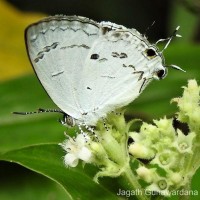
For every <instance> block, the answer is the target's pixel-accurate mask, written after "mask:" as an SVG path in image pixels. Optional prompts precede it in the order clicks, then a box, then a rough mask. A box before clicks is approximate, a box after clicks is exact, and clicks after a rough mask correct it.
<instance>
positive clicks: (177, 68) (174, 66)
mask: <svg viewBox="0 0 200 200" xmlns="http://www.w3.org/2000/svg"><path fill="white" fill-rule="evenodd" d="M166 67H171V68H173V69H176V70H179V71H182V72H186V71H185V70H183V69H182V68H180V67H179V66H177V65H166Z"/></svg>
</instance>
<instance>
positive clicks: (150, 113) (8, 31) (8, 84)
mask: <svg viewBox="0 0 200 200" xmlns="http://www.w3.org/2000/svg"><path fill="white" fill-rule="evenodd" d="M54 14H66V15H73V14H75V15H82V16H86V17H89V18H92V19H94V20H96V21H102V20H105V21H107V20H108V21H112V22H115V23H117V24H123V25H124V26H127V27H132V28H136V29H138V30H139V31H140V32H141V33H145V30H146V29H147V27H148V26H150V25H151V24H152V22H153V21H154V20H155V21H156V23H155V25H154V26H153V27H151V28H150V30H149V31H148V33H147V35H148V37H149V40H150V41H152V43H153V42H155V41H156V40H158V39H160V38H166V37H167V36H169V34H170V33H171V32H172V31H173V30H174V29H175V28H176V27H177V25H180V26H181V28H180V31H179V34H180V35H182V36H183V37H182V38H180V39H174V40H173V41H172V43H171V44H170V45H169V47H168V48H167V50H166V51H165V52H164V56H165V59H166V63H167V64H175V65H178V66H180V67H181V68H183V69H184V70H186V71H187V73H183V72H180V71H176V70H173V69H169V72H168V76H167V77H166V78H165V79H164V80H162V81H154V82H153V83H151V85H149V86H148V87H147V89H145V91H144V92H143V93H142V94H141V96H140V97H139V98H138V99H136V100H135V101H134V102H133V103H131V104H130V105H129V106H127V112H126V113H127V118H133V117H137V118H138V117H139V118H142V119H144V120H145V121H152V119H153V118H154V119H155V118H159V117H162V116H164V115H167V117H171V116H174V113H175V112H176V110H177V108H176V106H175V105H173V104H170V100H171V99H172V98H173V97H177V96H180V95H181V94H182V91H183V90H182V89H181V87H182V86H184V85H186V84H187V80H188V79H194V78H195V79H196V80H197V81H198V83H199V80H200V66H199V63H200V1H199V0H174V1H173V0H171V1H169V0H164V1H161V0H153V1H148V0H142V1H137V0H132V1H131V0H127V1H123V0H109V1H106V0H102V1H92V0H73V1H69V0H68V1H67V0H59V1H53V0H48V1H47V0H46V1H39V0H28V1H23V0H10V1H3V0H0V25H1V28H0V152H1V153H4V152H7V151H11V150H16V149H19V148H21V147H26V146H29V145H34V144H45V143H52V144H57V143H59V142H62V141H63V140H64V139H65V137H64V134H63V132H64V131H66V128H65V127H62V126H61V125H60V124H59V123H58V122H57V120H58V118H59V117H61V116H59V115H58V114H44V115H43V114H41V115H32V116H26V117H24V116H14V115H12V114H11V112H12V111H34V110H36V109H37V108H39V107H41V108H56V106H55V105H54V104H53V102H52V101H51V100H50V98H49V97H48V96H47V94H46V93H45V91H44V90H43V88H42V86H41V85H40V83H39V81H38V80H37V78H36V76H35V75H34V73H33V70H32V68H31V65H30V63H29V62H28V58H27V55H26V52H25V45H24V38H23V37H24V36H23V35H24V33H23V32H24V29H25V27H26V26H27V25H28V24H30V23H32V22H35V21H37V20H39V19H41V18H42V17H43V16H46V15H54ZM161 48H162V47H161ZM67 132H68V133H70V131H69V130H67ZM61 162H62V161H61ZM199 179H200V170H199V172H198V173H196V175H195V177H194V178H193V180H192V189H196V190H198V191H199V193H200V188H199V183H198V181H199ZM41 186H42V187H41ZM199 195H200V194H199ZM36 198H37V199H43V200H44V199H49V200H53V199H68V197H67V195H66V193H65V192H64V190H63V189H62V188H61V187H60V186H59V185H58V184H56V183H54V182H53V181H51V180H49V179H47V178H45V177H44V176H42V175H39V174H37V173H35V172H32V171H31V170H28V169H26V168H25V167H22V166H20V165H18V164H14V163H9V162H4V161H1V162H0V199H1V200H4V199H5V200H10V199H30V200H32V199H36ZM174 198H175V197H174ZM191 199H200V197H199V196H191Z"/></svg>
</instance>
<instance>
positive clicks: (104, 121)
mask: <svg viewBox="0 0 200 200" xmlns="http://www.w3.org/2000/svg"><path fill="white" fill-rule="evenodd" d="M102 121H103V126H104V128H105V129H106V131H108V130H109V128H108V126H107V125H106V119H105V118H102Z"/></svg>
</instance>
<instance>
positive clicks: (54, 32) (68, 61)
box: [25, 16, 99, 119]
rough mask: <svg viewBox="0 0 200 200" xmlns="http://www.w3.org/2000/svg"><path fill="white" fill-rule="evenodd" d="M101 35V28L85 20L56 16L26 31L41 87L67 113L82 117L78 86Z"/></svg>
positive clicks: (33, 64)
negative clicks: (88, 58) (91, 50)
mask: <svg viewBox="0 0 200 200" xmlns="http://www.w3.org/2000/svg"><path fill="white" fill-rule="evenodd" d="M98 36H99V25H98V24H97V23H96V22H94V21H92V20H89V19H88V18H84V17H77V16H54V17H49V18H46V19H44V20H42V21H40V22H38V23H35V24H32V25H31V26H29V27H28V28H27V29H26V31H25V40H26V46H27V52H28V55H29V59H30V61H31V63H32V66H33V68H34V71H35V72H36V74H37V76H38V78H39V80H40V82H41V84H42V85H43V87H44V88H45V90H46V92H47V93H48V94H49V96H50V97H51V98H52V100H53V101H54V102H55V104H56V105H57V106H58V107H59V108H60V109H61V110H63V111H64V112H66V113H67V114H69V115H70V116H72V117H74V118H75V119H78V118H81V112H82V108H81V105H80V103H79V101H78V100H77V97H76V94H77V92H78V91H77V87H78V86H79V85H80V84H81V82H83V79H84V77H81V74H82V71H83V68H84V63H85V59H86V57H87V55H88V52H89V51H90V48H91V46H92V44H93V43H94V41H95V40H96V39H97V38H98Z"/></svg>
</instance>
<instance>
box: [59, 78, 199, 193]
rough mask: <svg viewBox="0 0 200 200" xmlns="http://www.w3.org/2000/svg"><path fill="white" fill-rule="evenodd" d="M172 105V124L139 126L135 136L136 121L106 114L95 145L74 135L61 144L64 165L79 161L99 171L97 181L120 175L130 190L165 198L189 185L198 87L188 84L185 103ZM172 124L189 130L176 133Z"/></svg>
mask: <svg viewBox="0 0 200 200" xmlns="http://www.w3.org/2000/svg"><path fill="white" fill-rule="evenodd" d="M172 102H175V103H177V105H178V108H179V109H180V111H179V112H177V113H176V117H175V118H171V119H167V118H166V117H164V118H162V119H160V120H153V124H147V123H145V122H143V123H142V125H141V127H140V131H139V132H136V131H131V130H130V127H132V128H134V123H135V121H137V120H132V121H130V122H128V123H127V122H126V121H125V118H124V112H121V114H116V113H110V114H109V115H108V116H107V118H106V124H105V123H103V122H101V121H100V122H98V124H97V126H96V129H95V134H96V135H97V136H98V139H99V141H96V140H94V139H93V137H90V139H89V140H88V141H87V142H86V140H85V138H84V137H83V136H82V135H81V134H78V135H77V137H76V138H73V139H72V138H70V137H69V139H67V140H66V141H65V142H64V143H63V144H62V147H63V148H64V149H65V151H66V153H67V154H66V156H65V157H64V162H65V164H66V165H67V166H70V167H75V166H76V165H77V164H78V160H79V159H80V160H82V161H84V162H85V163H92V164H94V165H96V166H99V169H100V170H99V172H98V173H97V175H96V176H95V178H94V179H95V181H98V178H99V177H103V176H110V177H117V176H120V175H122V176H123V177H125V178H126V181H129V183H130V184H129V185H131V186H132V189H138V188H142V186H141V181H142V182H143V184H144V182H145V184H146V186H145V189H148V190H150V191H154V192H158V193H159V194H161V193H162V194H164V195H165V194H166V195H167V194H170V191H172V190H177V189H179V188H184V187H185V186H186V185H190V181H191V178H192V176H193V175H194V173H195V172H196V170H197V169H198V168H199V167H200V159H199V157H200V87H199V86H198V85H197V83H196V81H195V80H190V81H189V82H188V87H184V93H183V97H180V98H175V99H173V100H172ZM175 121H178V122H179V123H181V124H184V125H186V126H187V127H188V130H187V131H184V130H183V129H182V128H180V127H176V125H175V123H174V122H175ZM90 134H91V133H88V135H90ZM130 141H131V143H130ZM144 161H145V162H144ZM133 166H134V167H133ZM143 187H144V186H143Z"/></svg>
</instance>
